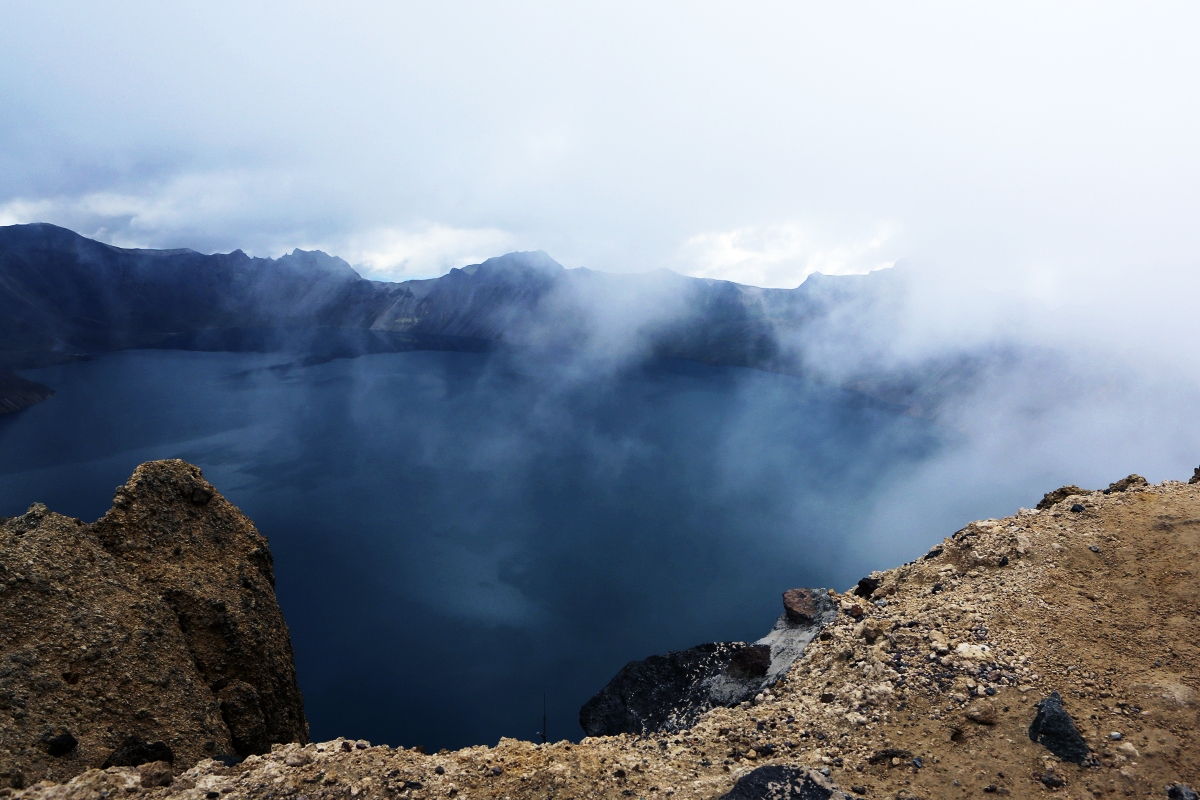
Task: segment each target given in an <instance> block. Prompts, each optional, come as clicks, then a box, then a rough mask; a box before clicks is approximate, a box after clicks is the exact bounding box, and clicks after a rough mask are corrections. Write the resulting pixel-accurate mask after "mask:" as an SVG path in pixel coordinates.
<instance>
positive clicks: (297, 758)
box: [283, 750, 309, 767]
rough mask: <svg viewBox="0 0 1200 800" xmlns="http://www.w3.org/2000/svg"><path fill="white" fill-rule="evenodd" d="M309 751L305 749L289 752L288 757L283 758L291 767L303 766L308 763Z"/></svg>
mask: <svg viewBox="0 0 1200 800" xmlns="http://www.w3.org/2000/svg"><path fill="white" fill-rule="evenodd" d="M308 760H309V759H308V753H306V752H304V751H303V750H297V751H295V752H294V753H288V754H287V758H285V759H283V763H284V764H287V765H288V766H289V767H303V766H304V765H305V764H307V763H308Z"/></svg>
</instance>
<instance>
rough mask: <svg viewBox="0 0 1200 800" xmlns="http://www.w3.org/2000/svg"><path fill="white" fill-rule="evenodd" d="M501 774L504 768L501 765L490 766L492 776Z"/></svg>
mask: <svg viewBox="0 0 1200 800" xmlns="http://www.w3.org/2000/svg"><path fill="white" fill-rule="evenodd" d="M503 774H504V768H503V767H492V775H494V776H497V777H498V776H500V775H503Z"/></svg>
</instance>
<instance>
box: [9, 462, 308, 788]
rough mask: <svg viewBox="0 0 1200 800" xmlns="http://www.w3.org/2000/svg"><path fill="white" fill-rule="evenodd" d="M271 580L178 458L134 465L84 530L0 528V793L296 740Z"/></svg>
mask: <svg viewBox="0 0 1200 800" xmlns="http://www.w3.org/2000/svg"><path fill="white" fill-rule="evenodd" d="M273 583H274V578H273V575H272V570H271V556H270V551H269V549H268V548H267V542H266V540H265V539H264V538H263V537H262V536H260V535H259V534H258V532H257V531H256V530H255V529H254V525H253V524H252V523H251V522H250V521H249V520H247V519H246V518H245V517H244V516H243V515H242V514H241V513H240V512H239V511H238V510H237V508H235V507H234V506H233V505H231V504H230V503H229V502H228V501H226V500H225V499H224V498H223V497H221V495H220V494H219V493H217V491H216V490H215V489H213V487H212V486H211V485H210V484H208V482H206V481H205V480H204V478H203V476H202V475H201V473H200V470H199V469H198V468H196V467H194V466H192V465H190V464H187V463H185V462H183V461H158V462H151V463H148V464H143V465H142V466H140V467H138V468H137V470H136V471H135V472H134V474H133V477H132V478H130V480H129V482H128V483H126V484H125V485H124V486H122V487H120V488H119V489H118V490H117V494H116V498H115V500H114V507H113V509H112V510H111V511H109V512H108V513H107V514H106V515H105V516H104V517H103V518H102V519H101V520H99V521H98V522H96V523H95V524H92V525H87V524H85V523H83V522H82V521H81V520H77V519H71V518H68V517H64V516H62V515H59V514H55V513H53V512H51V511H49V510H47V509H46V507H45V506H42V505H40V504H35V505H34V506H32V507H31V508H30V509H29V511H28V512H27V513H26V514H24V515H22V516H19V517H13V518H8V519H0V788H3V787H4V786H14V787H15V786H18V785H21V784H23V783H29V782H33V781H36V780H41V779H53V780H65V779H67V778H70V777H71V776H73V775H76V774H78V773H80V772H82V771H83V770H85V769H87V768H90V767H100V766H102V765H106V764H107V763H117V762H118V761H120V762H122V763H124V762H128V761H130V760H131V759H132V760H133V761H137V760H139V758H138V757H137V755H136V754H137V753H141V752H143V751H144V752H145V754H146V758H147V759H150V760H164V759H166V760H170V759H171V758H173V759H174V760H176V761H181V762H182V763H185V764H190V763H194V762H195V761H197V760H199V759H201V758H204V757H234V756H244V755H248V754H250V753H262V752H267V751H269V750H270V747H271V744H272V743H274V742H281V743H282V742H293V741H296V742H306V741H307V739H308V726H307V723H306V722H305V719H304V707H303V700H302V698H301V695H300V690H299V688H298V686H297V684H296V676H295V667H294V665H293V662H292V649H291V641H290V638H289V636H288V629H287V625H286V624H285V623H284V620H283V615H282V613H281V612H280V610H279V606H278V604H277V603H276V600H275V592H274V589H273ZM131 742H134V743H135V744H137V745H138V746H137V747H131V745H130V743H131ZM131 753H132V754H134V755H130V754H131ZM129 765H130V766H136V764H129Z"/></svg>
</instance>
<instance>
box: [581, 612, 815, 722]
mask: <svg viewBox="0 0 1200 800" xmlns="http://www.w3.org/2000/svg"><path fill="white" fill-rule="evenodd" d="M836 618H837V608H836V606H835V605H834V603H833V600H832V599H831V598H830V597H829V592H828V591H827V590H825V589H815V590H810V589H792V590H790V591H788V592H786V593H785V594H784V613H783V614H781V615H780V617H779V619H778V620H776V622H775V625H774V627H773V628H772V629H771V632H770V633H768V634H767V635H766V636H764V637H763V638H762V639H759V640H758V641H756V642H753V643H749V644H748V643H746V642H713V643H708V644H702V645H698V646H696V647H693V648H690V649H688V650H679V651H674V652H670V653H667V654H666V655H661V656H660V655H655V656H650V657H649V658H647V659H644V660H642V661H632V662H630V663H628V664H626V665H625V666H624V667H623V668H622V669H621V671H620V672H618V673H617V674H616V676H614V677H613V679H612V680H611V681H609V682H608V685H606V686H605V687H604V688H603V689H601V690H600V691H599V692H598V693H596V695H595V696H594V697H592V698H591V699H590V700H588V701H587V703H585V704H584V706H583V708H581V709H580V711H579V724H580V726H582V728H583V730H584V732H585V733H586V734H587V735H588V736H614V735H616V734H619V733H638V734H641V733H649V732H653V731H679V730H684V729H686V728H690V727H691V726H692V725H694V724H695V723H696V722H697V720H699V719H700V716H701V715H702V714H704V712H706V711H708V710H710V709H712V708H717V707H719V706H726V707H728V706H735V705H737V704H738V703H742V702H744V701H747V700H750V699H752V698H754V697H755V696H756V695H757V694H758V693H759V692H761V691H762V690H763V689H765V688H768V687H770V686H772V685H773V684H775V683H776V682H777V681H778V680H779V679H780V677H782V676H783V675H784V674H785V673H786V672H787V670H788V669H789V668H790V667H791V665H792V664H793V663H794V662H795V661H796V659H798V658H799V657H800V656H801V655H802V654H803V653H804V648H805V647H807V646H808V643H809V642H811V641H812V640H813V638H814V637H815V636H816V635H817V633H818V632H819V631H820V629H821V627H822V626H823V625H825V624H827V623H829V622H832V621H833V620H834V619H836Z"/></svg>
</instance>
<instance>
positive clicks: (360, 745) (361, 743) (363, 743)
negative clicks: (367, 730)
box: [354, 739, 371, 750]
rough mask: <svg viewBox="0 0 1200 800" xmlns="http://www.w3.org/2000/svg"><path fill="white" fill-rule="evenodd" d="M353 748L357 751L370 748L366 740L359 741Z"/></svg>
mask: <svg viewBox="0 0 1200 800" xmlns="http://www.w3.org/2000/svg"><path fill="white" fill-rule="evenodd" d="M354 746H355V747H357V748H358V749H359V750H366V749H367V748H369V747H370V746H371V743H370V742H368V741H367V740H366V739H359V740H358V741H357V742H355V743H354Z"/></svg>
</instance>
